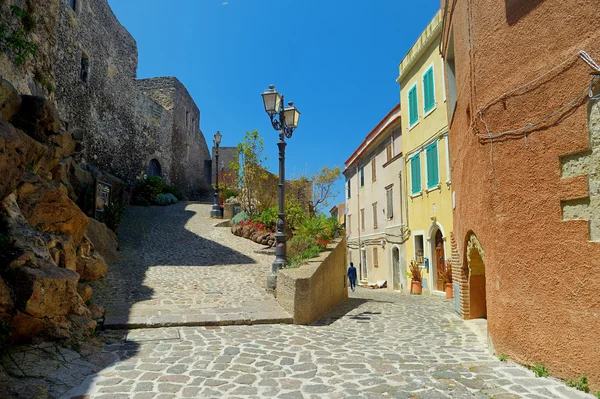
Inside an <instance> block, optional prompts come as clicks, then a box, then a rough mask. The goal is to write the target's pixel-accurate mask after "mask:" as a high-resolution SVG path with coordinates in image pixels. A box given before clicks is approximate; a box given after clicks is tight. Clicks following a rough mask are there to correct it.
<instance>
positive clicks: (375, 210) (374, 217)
mask: <svg viewBox="0 0 600 399" xmlns="http://www.w3.org/2000/svg"><path fill="white" fill-rule="evenodd" d="M373 229H375V230H376V229H377V202H376V203H374V204H373Z"/></svg>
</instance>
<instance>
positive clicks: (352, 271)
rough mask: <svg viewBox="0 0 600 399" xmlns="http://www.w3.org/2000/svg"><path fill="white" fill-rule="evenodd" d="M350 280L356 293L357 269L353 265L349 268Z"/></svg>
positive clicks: (351, 286)
mask: <svg viewBox="0 0 600 399" xmlns="http://www.w3.org/2000/svg"><path fill="white" fill-rule="evenodd" d="M348 280H350V288H351V289H352V291H354V289H355V288H356V267H354V266H352V265H351V266H350V267H349V268H348Z"/></svg>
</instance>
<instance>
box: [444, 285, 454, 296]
mask: <svg viewBox="0 0 600 399" xmlns="http://www.w3.org/2000/svg"><path fill="white" fill-rule="evenodd" d="M452 298H454V288H453V287H452V283H446V299H452Z"/></svg>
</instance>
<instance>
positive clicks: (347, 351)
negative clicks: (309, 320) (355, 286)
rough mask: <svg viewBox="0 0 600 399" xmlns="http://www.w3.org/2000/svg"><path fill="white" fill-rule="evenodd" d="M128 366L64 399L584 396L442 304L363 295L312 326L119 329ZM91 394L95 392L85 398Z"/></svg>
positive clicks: (113, 347)
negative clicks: (492, 348)
mask: <svg viewBox="0 0 600 399" xmlns="http://www.w3.org/2000/svg"><path fill="white" fill-rule="evenodd" d="M106 337H107V338H111V339H112V340H113V343H110V344H108V345H106V347H105V351H108V352H110V353H112V354H114V355H115V356H117V357H118V358H119V360H118V361H117V362H116V363H114V364H113V365H111V366H110V367H108V368H106V369H104V370H103V371H101V372H100V373H99V374H96V375H93V376H90V377H89V378H88V379H87V380H86V381H85V382H84V384H82V385H81V386H80V387H78V388H76V389H74V390H72V391H70V392H69V393H68V394H67V395H65V396H64V397H65V398H71V397H73V396H77V395H86V394H87V395H89V398H94V399H95V398H97V399H100V398H103V399H109V398H110V399H120V398H123V399H125V398H134V399H143V398H161V399H167V398H205V397H227V398H234V397H240V398H242V397H252V398H264V397H278V398H319V397H331V398H343V397H356V398H386V397H394V398H421V399H426V398H495V399H507V398H579V397H588V396H586V395H583V394H581V393H580V392H578V391H575V390H574V389H572V388H567V387H565V386H564V384H563V383H562V382H560V381H558V380H554V379H551V378H536V377H535V376H534V375H533V373H532V372H531V371H529V370H527V369H525V368H523V367H521V366H518V365H516V364H514V363H512V362H510V361H507V362H501V361H499V360H498V359H497V358H496V357H493V356H491V355H489V354H488V352H487V349H486V343H485V337H484V336H483V335H482V334H480V333H478V329H477V328H475V327H474V324H473V323H472V322H465V321H462V320H461V319H460V318H459V317H458V316H457V315H456V314H455V313H454V312H453V311H452V308H451V304H450V302H448V301H446V300H444V299H442V298H441V297H437V296H435V297H427V296H409V295H401V294H390V293H385V292H381V291H371V290H364V289H359V290H358V292H357V293H356V294H353V295H352V298H351V299H350V300H348V301H347V302H346V303H345V304H343V305H341V306H338V307H337V308H335V309H334V310H333V311H332V312H330V314H329V315H328V316H327V317H325V318H324V319H322V320H321V321H320V322H318V323H316V324H315V325H313V326H295V325H285V324H282V325H251V326H225V327H181V328H157V329H140V330H131V331H130V332H129V333H126V332H123V331H113V332H109V333H107V335H106ZM85 397H86V398H87V397H88V396H85Z"/></svg>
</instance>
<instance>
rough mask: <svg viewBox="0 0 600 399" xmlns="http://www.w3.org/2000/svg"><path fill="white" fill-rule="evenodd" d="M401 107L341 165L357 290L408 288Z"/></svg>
mask: <svg viewBox="0 0 600 399" xmlns="http://www.w3.org/2000/svg"><path fill="white" fill-rule="evenodd" d="M400 119H401V118H400V104H398V105H396V106H395V107H394V108H393V109H392V110H391V111H390V112H389V113H388V114H387V115H386V116H385V117H384V118H383V119H382V120H381V121H380V122H379V123H378V124H377V126H375V128H373V130H371V132H369V134H367V136H366V137H365V139H364V140H363V142H362V143H361V144H360V145H359V146H358V148H356V150H355V151H354V152H353V153H352V155H350V157H349V158H348V160H346V162H345V166H346V167H345V169H344V176H345V178H346V209H345V211H346V236H347V245H348V262H353V263H354V266H356V268H357V270H358V277H359V279H360V283H361V284H362V285H366V284H369V285H375V284H378V283H379V284H382V283H383V282H386V284H387V289H388V290H402V289H406V287H407V278H406V273H405V272H404V270H406V258H405V256H404V254H405V251H404V241H405V238H406V236H405V234H404V231H405V228H404V209H403V203H404V202H403V197H404V193H403V189H402V187H403V183H402V182H403V163H404V162H403V160H402V129H401V126H400V123H401V122H400Z"/></svg>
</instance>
